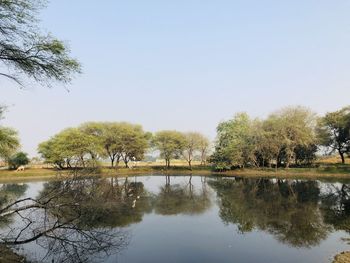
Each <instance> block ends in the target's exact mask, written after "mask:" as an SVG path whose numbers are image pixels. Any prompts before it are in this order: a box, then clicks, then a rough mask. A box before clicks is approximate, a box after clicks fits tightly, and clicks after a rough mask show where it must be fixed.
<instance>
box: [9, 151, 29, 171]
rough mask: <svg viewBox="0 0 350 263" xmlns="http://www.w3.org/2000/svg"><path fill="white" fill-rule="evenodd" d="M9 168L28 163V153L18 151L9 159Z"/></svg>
mask: <svg viewBox="0 0 350 263" xmlns="http://www.w3.org/2000/svg"><path fill="white" fill-rule="evenodd" d="M8 162H9V168H10V169H17V168H18V167H19V166H21V165H27V164H28V163H29V158H28V154H26V153H24V152H18V153H16V154H15V155H14V156H12V157H11V158H10V159H9V161H8Z"/></svg>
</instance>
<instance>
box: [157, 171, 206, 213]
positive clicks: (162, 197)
mask: <svg viewBox="0 0 350 263" xmlns="http://www.w3.org/2000/svg"><path fill="white" fill-rule="evenodd" d="M198 188H199V189H196V188H195V186H194V185H193V183H192V176H190V177H189V179H188V183H186V184H184V183H183V184H171V181H170V176H166V183H165V185H164V186H162V187H161V189H160V192H159V194H158V195H157V196H156V197H155V204H154V209H155V212H156V213H157V214H161V215H177V214H189V215H194V214H201V213H204V212H205V211H206V210H207V209H208V208H210V206H211V200H210V196H209V192H208V189H207V187H206V182H205V181H203V180H202V183H201V185H200V187H198Z"/></svg>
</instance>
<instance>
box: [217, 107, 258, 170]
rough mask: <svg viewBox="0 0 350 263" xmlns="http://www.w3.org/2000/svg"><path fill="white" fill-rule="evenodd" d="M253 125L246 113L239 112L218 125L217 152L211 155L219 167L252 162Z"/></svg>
mask: <svg viewBox="0 0 350 263" xmlns="http://www.w3.org/2000/svg"><path fill="white" fill-rule="evenodd" d="M251 125H252V121H251V120H250V118H249V116H248V114H246V113H238V114H236V115H235V116H234V118H233V119H231V120H228V121H225V122H221V123H220V124H219V125H218V127H217V141H216V146H215V152H214V154H213V155H212V157H211V160H212V162H214V163H215V165H216V167H217V169H220V170H221V169H231V167H233V166H239V167H242V166H245V165H247V164H249V163H250V162H251V156H252V154H253V147H252V146H253V144H252V142H251V138H250V130H251Z"/></svg>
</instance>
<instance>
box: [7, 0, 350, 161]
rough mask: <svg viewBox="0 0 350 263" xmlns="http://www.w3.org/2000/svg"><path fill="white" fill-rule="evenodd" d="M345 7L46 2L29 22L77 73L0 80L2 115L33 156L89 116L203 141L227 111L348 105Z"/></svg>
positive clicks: (298, 2)
mask: <svg viewBox="0 0 350 263" xmlns="http://www.w3.org/2000/svg"><path fill="white" fill-rule="evenodd" d="M349 14H350V2H349V1H348V0H337V1H329V0H293V1H292V0H290V1H280V0H276V1H268V0H266V1H261V0H254V1H253V0H241V1H234V0H227V1H224V0H217V1H209V0H207V1H205V0H202V1H199V0H197V1H195V0H176V1H166V0H159V1H153V0H148V1H144V0H138V1H136V0H135V1H116V0H109V1H107V0H103V1H92V0H91V1H87V0H84V1H83V0H79V1H78V0H74V1H68V0H52V1H51V2H50V3H49V4H48V7H47V8H46V9H45V10H43V12H42V14H41V18H42V21H41V24H42V26H43V27H44V28H45V29H46V30H47V31H49V32H51V33H52V34H53V35H55V36H57V37H59V38H61V39H63V40H65V41H67V42H68V43H69V45H70V47H71V50H72V54H73V56H74V57H76V58H78V59H79V60H80V61H81V63H82V65H83V74H82V75H81V76H78V78H76V79H75V80H74V82H73V83H72V84H71V85H70V86H68V88H69V89H70V92H69V93H68V92H67V91H66V90H65V89H64V88H62V87H61V86H58V87H54V88H53V89H45V88H41V87H35V86H31V87H29V88H28V89H27V90H24V91H23V90H20V89H18V88H17V87H15V86H13V85H11V84H10V83H9V82H6V81H5V80H3V79H1V80H0V85H1V97H0V103H5V104H7V105H9V106H10V107H9V112H8V113H7V114H6V119H5V120H3V121H2V124H5V125H10V126H12V127H14V128H16V129H17V130H18V131H19V132H20V136H21V139H22V144H23V150H25V151H27V152H29V153H30V154H31V155H35V153H36V147H37V144H38V143H39V142H41V141H43V140H46V139H48V138H49V137H50V136H51V135H53V134H54V133H56V132H58V131H59V130H61V129H62V128H65V127H69V126H75V125H78V124H80V123H82V122H85V121H89V120H95V121H129V122H133V123H139V124H142V125H143V126H144V128H145V129H146V130H149V131H156V130H160V129H177V130H180V131H188V130H189V131H190V130H198V131H201V132H203V133H204V134H207V135H208V136H210V137H211V138H214V137H215V128H216V125H217V124H218V122H220V121H222V120H225V119H227V118H229V117H231V116H232V115H233V114H234V113H235V112H238V111H247V112H248V113H249V114H251V115H252V116H259V117H264V116H266V115H267V114H268V113H269V112H271V111H273V110H276V109H279V108H281V107H283V106H286V105H305V106H308V107H310V108H311V109H313V110H314V111H316V112H318V113H320V114H322V113H324V112H326V111H332V110H336V109H338V108H340V107H342V106H345V105H347V104H350V15H349Z"/></svg>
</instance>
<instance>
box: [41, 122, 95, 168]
mask: <svg viewBox="0 0 350 263" xmlns="http://www.w3.org/2000/svg"><path fill="white" fill-rule="evenodd" d="M95 140H96V138H95V137H94V136H92V135H87V134H85V133H83V132H82V131H81V130H80V129H78V128H68V129H65V130H63V131H61V132H59V133H58V134H56V135H55V136H53V137H52V138H51V139H49V140H48V141H46V142H43V143H41V144H39V147H38V151H39V153H40V154H41V155H42V157H43V158H44V159H45V160H46V162H48V163H54V164H55V165H57V166H58V167H59V168H64V166H65V165H66V167H69V168H71V167H72V166H75V167H79V166H85V165H86V161H88V160H89V159H93V160H94V161H95V160H96V155H97V153H96V149H95V148H94V146H95V145H96V143H95ZM89 157H90V158H89Z"/></svg>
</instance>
